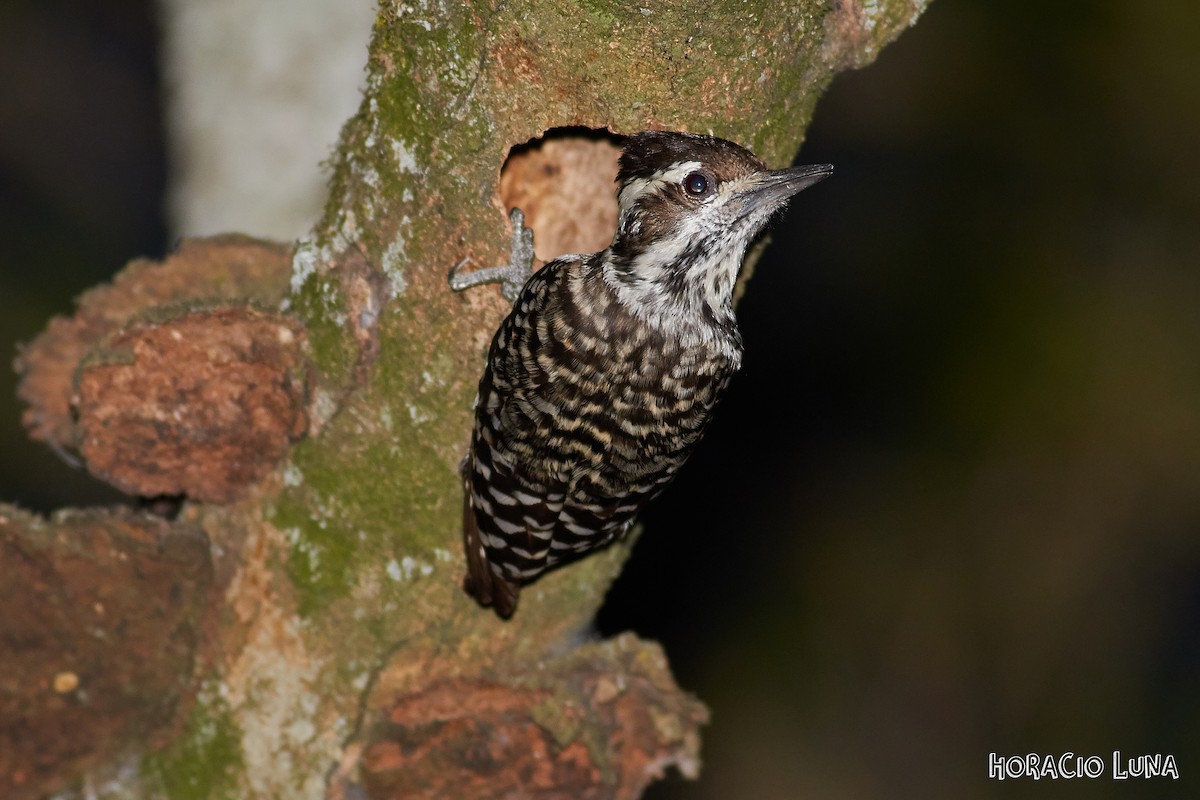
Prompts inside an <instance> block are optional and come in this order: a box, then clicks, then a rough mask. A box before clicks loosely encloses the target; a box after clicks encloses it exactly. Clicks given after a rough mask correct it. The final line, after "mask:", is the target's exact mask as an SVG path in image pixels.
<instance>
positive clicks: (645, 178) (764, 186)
mask: <svg viewBox="0 0 1200 800" xmlns="http://www.w3.org/2000/svg"><path fill="white" fill-rule="evenodd" d="M832 172H833V167H831V166H829V165H828V164H819V165H815V166H805V167H794V168H792V169H780V170H770V169H767V167H766V165H765V164H763V163H762V162H761V161H759V160H758V159H757V158H756V157H755V156H754V154H753V153H751V152H750V151H749V150H746V149H745V148H744V147H741V146H739V145H736V144H734V143H733V142H729V141H726V140H724V139H717V138H715V137H712V136H699V135H696V134H689V133H672V132H667V131H644V132H642V133H638V134H635V135H633V136H631V137H629V139H628V141H627V142H626V144H625V148H624V151H623V152H622V154H621V160H620V170H619V172H618V174H617V184H618V192H619V193H618V198H617V200H618V206H619V211H618V222H617V232H616V235H615V237H614V238H613V242H612V244H611V245H610V246H609V249H608V253H609V263H610V266H609V269H608V272H609V275H608V276H607V278H608V279H609V280H610V282H612V283H613V284H614V286H616V287H617V289H618V294H619V295H620V296H621V297H622V300H624V301H625V302H626V303H627V304H629V305H631V306H633V307H634V308H635V310H637V311H640V312H643V316H646V317H647V318H648V319H650V321H660V322H669V318H670V317H673V316H678V315H680V314H685V315H686V314H701V315H712V318H713V319H712V321H715V322H721V323H724V322H725V321H726V320H728V321H729V322H730V323H731V322H732V318H733V317H732V298H733V287H734V283H735V281H736V279H737V274H738V270H739V269H740V268H741V262H742V257H743V256H744V255H745V252H746V248H747V247H748V246H749V244H750V242H751V241H753V239H754V237H755V236H757V235H758V233H759V231H761V230H762V228H763V226H765V225H766V224H767V221H768V220H769V219H770V218H771V215H772V214H774V213H775V212H776V211H778V210H779V209H781V208H783V207H784V206H785V205H786V204H787V201H788V199H789V198H791V196H792V195H794V194H796V193H797V192H799V191H800V190H802V189H804V188H806V187H808V186H811V185H813V184H814V183H816V182H817V181H820V180H822V179H823V178H826V177H828V176H829V175H830V174H831V173H832Z"/></svg>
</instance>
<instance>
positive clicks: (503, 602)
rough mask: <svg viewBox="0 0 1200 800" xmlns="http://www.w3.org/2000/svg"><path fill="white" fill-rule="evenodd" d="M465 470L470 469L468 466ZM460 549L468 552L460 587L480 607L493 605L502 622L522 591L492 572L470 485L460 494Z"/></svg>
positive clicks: (514, 606) (514, 609) (508, 614)
mask: <svg viewBox="0 0 1200 800" xmlns="http://www.w3.org/2000/svg"><path fill="white" fill-rule="evenodd" d="M466 469H470V467H469V465H468V466H466ZM464 471H466V470H464ZM463 546H464V548H465V549H466V553H467V574H466V576H465V577H463V588H464V589H466V590H467V594H469V595H471V596H472V597H474V598H475V600H476V601H478V602H479V605H481V606H492V608H493V609H494V610H495V612H496V614H497V615H498V616H500V618H501V619H508V618H509V617H511V616H512V615H513V612H514V611H516V610H517V598H518V596H519V595H520V592H521V588H520V587H519V586H518V585H517V584H515V583H512V582H511V581H508V580H506V579H504V578H502V577H500V576H499V575H497V574H496V573H495V572H493V571H492V567H491V564H490V563H489V562H488V559H487V553H486V552H485V551H484V549H483V540H482V539H481V538H480V537H479V523H478V521H476V519H475V509H474V508H473V507H472V506H471V487H470V485H469V484H468V485H467V486H465V487H464V492H463Z"/></svg>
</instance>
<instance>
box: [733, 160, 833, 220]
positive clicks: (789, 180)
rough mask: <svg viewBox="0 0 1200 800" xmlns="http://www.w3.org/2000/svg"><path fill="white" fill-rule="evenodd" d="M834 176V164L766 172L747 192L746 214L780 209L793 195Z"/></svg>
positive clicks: (811, 165) (745, 195) (745, 196)
mask: <svg viewBox="0 0 1200 800" xmlns="http://www.w3.org/2000/svg"><path fill="white" fill-rule="evenodd" d="M832 174H833V165H832V164H808V165H806V166H803V167H792V168H790V169H776V170H772V171H770V172H764V173H763V174H762V175H761V176H760V177H759V179H758V180H757V181H756V182H755V184H754V185H753V186H749V187H747V188H746V190H745V194H744V195H743V197H744V198H745V200H744V202H745V204H746V205H745V212H744V213H749V212H752V211H759V210H764V211H767V212H768V213H769V212H771V211H774V210H775V209H777V208H780V207H782V206H783V205H784V203H786V202H787V201H788V198H790V197H791V196H792V195H794V194H796V193H798V192H800V191H801V190H803V189H807V188H808V187H809V186H812V185H813V184H814V183H819V182H821V181H823V180H825V179H826V178H828V177H829V176H830V175H832Z"/></svg>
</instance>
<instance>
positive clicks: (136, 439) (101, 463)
mask: <svg viewBox="0 0 1200 800" xmlns="http://www.w3.org/2000/svg"><path fill="white" fill-rule="evenodd" d="M303 351H304V344H303V332H302V330H301V328H300V326H299V324H298V323H296V322H295V321H293V320H290V319H288V318H285V317H282V316H279V315H276V314H270V313H267V312H263V311H256V310H253V309H249V308H216V309H209V310H204V311H191V312H187V313H185V314H183V315H182V316H180V317H178V318H176V319H171V320H165V321H162V322H135V323H132V324H130V325H129V326H127V327H126V328H124V329H122V330H120V331H119V332H117V333H116V334H114V335H112V336H111V337H109V339H107V340H106V341H105V344H104V347H103V348H102V349H101V350H98V351H96V353H95V354H94V355H93V357H91V358H89V363H87V364H85V365H84V366H83V367H82V368H81V370H80V374H79V394H78V404H77V413H78V417H79V422H78V432H79V451H80V453H82V455H83V457H84V459H85V461H86V463H87V466H88V469H89V470H91V471H92V472H93V473H94V474H95V475H97V476H98V477H100V478H102V479H104V480H106V481H108V482H110V483H112V484H113V485H115V486H117V487H118V488H120V489H122V490H124V491H126V492H130V493H132V494H139V495H160V494H168V495H176V494H184V495H187V496H188V497H190V498H193V499H197V500H205V501H210V502H228V501H230V500H233V499H235V498H237V497H239V496H241V495H243V494H244V493H245V491H246V490H247V488H248V487H249V486H251V485H253V484H255V483H257V482H258V481H260V480H262V478H263V477H265V476H266V474H267V473H268V472H269V471H270V470H271V468H272V467H273V466H274V465H275V463H276V462H277V461H278V460H279V459H280V458H281V457H282V456H283V454H284V453H285V452H286V450H287V448H288V446H289V445H290V444H291V442H292V441H294V440H296V439H297V438H299V437H300V436H302V435H303V434H304V432H305V430H306V429H307V426H308V415H307V410H306V409H307V391H306V380H305V372H306V363H307V362H306V359H305V357H304V353H303Z"/></svg>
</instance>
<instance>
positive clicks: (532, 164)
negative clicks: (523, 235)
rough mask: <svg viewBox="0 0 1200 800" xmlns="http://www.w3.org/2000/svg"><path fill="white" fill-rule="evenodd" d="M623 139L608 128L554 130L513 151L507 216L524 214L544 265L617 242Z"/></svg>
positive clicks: (504, 200)
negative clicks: (518, 211)
mask: <svg viewBox="0 0 1200 800" xmlns="http://www.w3.org/2000/svg"><path fill="white" fill-rule="evenodd" d="M619 141H620V139H619V137H617V136H615V135H613V134H611V133H609V132H608V131H606V130H604V129H592V128H581V127H571V128H551V129H550V130H548V131H546V133H545V134H544V135H542V136H541V137H539V138H536V139H530V140H529V141H528V142H525V143H524V144H520V145H516V146H515V147H513V148H512V149H511V150H510V151H509V154H508V158H507V159H505V162H504V166H503V167H502V168H501V169H500V186H499V201H500V204H501V205H502V206H503V207H504V211H505V213H508V212H509V211H511V210H512V209H513V208H519V209H521V210H522V211H524V212H525V224H526V225H528V226H529V227H530V228H532V229H533V234H534V239H533V242H534V250H535V251H536V253H537V257H538V258H539V259H541V260H542V261H549V260H550V259H552V258H555V257H557V256H560V255H563V254H564V253H594V252H596V251H597V250H602V249H603V248H605V247H607V246H608V243H609V242H610V241H612V236H613V231H615V230H616V227H617V198H616V179H617V157H618V156H619V155H620V152H621V148H620V145H619V144H618V143H619Z"/></svg>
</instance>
